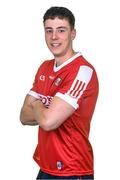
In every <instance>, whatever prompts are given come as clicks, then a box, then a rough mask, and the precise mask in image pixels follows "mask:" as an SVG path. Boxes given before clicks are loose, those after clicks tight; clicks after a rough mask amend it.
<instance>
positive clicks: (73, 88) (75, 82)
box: [55, 65, 93, 109]
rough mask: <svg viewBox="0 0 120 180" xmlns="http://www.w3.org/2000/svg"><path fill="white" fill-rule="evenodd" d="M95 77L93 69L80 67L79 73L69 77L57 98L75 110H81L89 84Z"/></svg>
mask: <svg viewBox="0 0 120 180" xmlns="http://www.w3.org/2000/svg"><path fill="white" fill-rule="evenodd" d="M92 75H93V69H92V68H91V67H89V66H85V65H82V66H80V68H79V70H78V71H77V73H73V74H71V75H70V76H69V78H68V80H67V81H66V83H64V85H63V87H61V88H60V90H59V92H57V93H56V95H55V96H57V97H59V98H61V99H63V100H64V101H66V102H67V103H69V104H70V105H71V106H73V107H74V108H75V109H77V108H79V105H80V102H81V98H82V96H83V94H84V92H85V90H86V89H87V86H88V84H89V83H90V81H91V78H92Z"/></svg>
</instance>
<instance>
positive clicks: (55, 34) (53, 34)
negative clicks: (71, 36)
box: [52, 31, 58, 40]
mask: <svg viewBox="0 0 120 180" xmlns="http://www.w3.org/2000/svg"><path fill="white" fill-rule="evenodd" d="M52 39H53V40H54V39H58V36H57V31H53V33H52Z"/></svg>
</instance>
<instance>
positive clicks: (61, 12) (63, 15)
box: [43, 6, 75, 29]
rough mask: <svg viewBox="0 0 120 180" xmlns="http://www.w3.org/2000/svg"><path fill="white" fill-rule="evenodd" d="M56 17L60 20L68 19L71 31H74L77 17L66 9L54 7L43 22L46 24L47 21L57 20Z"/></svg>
mask: <svg viewBox="0 0 120 180" xmlns="http://www.w3.org/2000/svg"><path fill="white" fill-rule="evenodd" d="M56 17H58V18H59V19H67V20H68V22H69V24H70V27H71V29H74V26H75V17H74V15H73V13H72V12H71V11H70V10H69V9H67V8H65V7H57V6H53V7H51V8H49V9H48V10H47V11H46V12H45V14H44V16H43V22H45V21H46V20H47V19H55V18H56Z"/></svg>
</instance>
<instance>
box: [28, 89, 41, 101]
mask: <svg viewBox="0 0 120 180" xmlns="http://www.w3.org/2000/svg"><path fill="white" fill-rule="evenodd" d="M28 95H30V96H33V97H35V98H36V99H40V95H39V94H38V93H36V92H35V91H32V90H30V91H29V93H28Z"/></svg>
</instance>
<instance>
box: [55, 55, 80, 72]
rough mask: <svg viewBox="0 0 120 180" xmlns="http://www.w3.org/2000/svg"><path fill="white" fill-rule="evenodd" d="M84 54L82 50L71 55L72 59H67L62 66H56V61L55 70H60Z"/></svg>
mask: <svg viewBox="0 0 120 180" xmlns="http://www.w3.org/2000/svg"><path fill="white" fill-rule="evenodd" d="M81 55H82V54H81V53H80V52H78V53H77V54H75V55H74V56H73V57H71V58H70V59H68V60H67V61H65V62H64V63H63V64H61V65H60V66H58V67H57V66H56V63H55V64H54V72H57V71H59V70H60V69H61V68H63V67H64V66H66V65H67V64H69V63H71V62H72V61H73V60H74V59H76V58H77V57H79V56H81Z"/></svg>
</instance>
